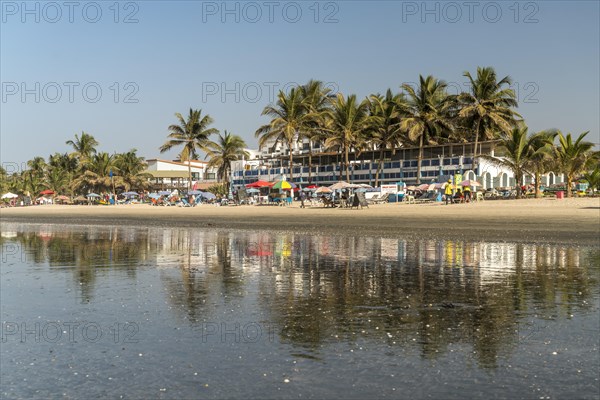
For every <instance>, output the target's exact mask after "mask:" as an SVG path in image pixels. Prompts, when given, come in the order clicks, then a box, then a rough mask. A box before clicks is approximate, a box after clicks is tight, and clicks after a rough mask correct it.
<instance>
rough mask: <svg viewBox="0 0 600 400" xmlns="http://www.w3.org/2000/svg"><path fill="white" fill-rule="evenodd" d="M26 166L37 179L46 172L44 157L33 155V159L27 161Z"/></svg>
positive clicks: (42, 176)
mask: <svg viewBox="0 0 600 400" xmlns="http://www.w3.org/2000/svg"><path fill="white" fill-rule="evenodd" d="M27 166H28V167H29V170H30V171H31V172H32V173H33V174H35V175H36V176H37V177H38V178H39V179H43V178H44V175H45V174H46V170H47V168H48V164H46V160H44V157H39V156H38V157H34V158H33V159H31V160H29V161H27Z"/></svg>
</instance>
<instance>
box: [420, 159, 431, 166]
mask: <svg viewBox="0 0 600 400" xmlns="http://www.w3.org/2000/svg"><path fill="white" fill-rule="evenodd" d="M430 162H431V161H429V160H423V161H421V166H422V167H429V165H430Z"/></svg>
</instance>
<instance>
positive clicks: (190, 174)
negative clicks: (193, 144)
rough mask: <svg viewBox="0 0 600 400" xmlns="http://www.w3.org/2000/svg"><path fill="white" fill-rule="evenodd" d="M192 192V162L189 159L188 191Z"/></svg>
mask: <svg viewBox="0 0 600 400" xmlns="http://www.w3.org/2000/svg"><path fill="white" fill-rule="evenodd" d="M190 190H192V162H191V161H190V160H189V159H188V191H190Z"/></svg>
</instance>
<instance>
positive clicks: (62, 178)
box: [43, 167, 71, 193]
mask: <svg viewBox="0 0 600 400" xmlns="http://www.w3.org/2000/svg"><path fill="white" fill-rule="evenodd" d="M70 182H71V176H69V174H68V173H66V172H65V171H64V170H63V169H62V168H60V167H54V168H50V170H49V171H48V174H47V175H46V179H45V181H44V183H43V185H44V187H46V189H50V190H52V191H53V192H54V193H64V192H65V191H69V192H70V190H69V189H70V188H69V186H70V185H69V184H70Z"/></svg>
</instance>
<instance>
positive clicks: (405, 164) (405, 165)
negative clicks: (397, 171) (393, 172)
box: [402, 161, 410, 168]
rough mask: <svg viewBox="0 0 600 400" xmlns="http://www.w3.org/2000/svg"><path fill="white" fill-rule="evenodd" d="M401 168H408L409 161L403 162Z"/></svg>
mask: <svg viewBox="0 0 600 400" xmlns="http://www.w3.org/2000/svg"><path fill="white" fill-rule="evenodd" d="M402 166H403V167H405V168H407V167H410V161H404V163H402Z"/></svg>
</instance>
